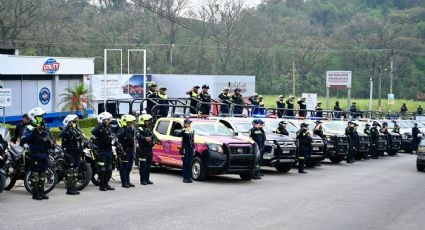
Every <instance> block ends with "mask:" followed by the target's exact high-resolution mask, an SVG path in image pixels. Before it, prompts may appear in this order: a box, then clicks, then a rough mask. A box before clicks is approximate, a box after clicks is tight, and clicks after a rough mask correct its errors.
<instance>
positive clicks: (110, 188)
mask: <svg viewBox="0 0 425 230" xmlns="http://www.w3.org/2000/svg"><path fill="white" fill-rule="evenodd" d="M107 175H112V170H110V171H109V173H105V188H106V189H107V190H115V188H114V187H111V186H110V185H109V184H108V183H109V180H110V179H111V177H110V176H107Z"/></svg>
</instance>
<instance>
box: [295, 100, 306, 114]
mask: <svg viewBox="0 0 425 230" xmlns="http://www.w3.org/2000/svg"><path fill="white" fill-rule="evenodd" d="M297 103H298V105H299V107H300V111H299V112H298V116H300V117H306V116H307V111H305V110H306V109H307V104H306V103H305V100H302V98H301V100H299V101H298V102H297Z"/></svg>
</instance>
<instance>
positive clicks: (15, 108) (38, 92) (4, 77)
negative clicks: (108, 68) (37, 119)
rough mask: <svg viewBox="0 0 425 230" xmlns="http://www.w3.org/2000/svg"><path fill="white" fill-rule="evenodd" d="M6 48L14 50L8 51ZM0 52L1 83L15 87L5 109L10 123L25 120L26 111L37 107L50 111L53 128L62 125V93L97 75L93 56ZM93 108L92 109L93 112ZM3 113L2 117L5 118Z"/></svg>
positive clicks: (50, 121) (64, 114)
mask: <svg viewBox="0 0 425 230" xmlns="http://www.w3.org/2000/svg"><path fill="white" fill-rule="evenodd" d="M3 51H10V50H4V49H3ZM3 53H7V54H0V85H1V86H2V87H3V88H10V89H12V106H10V107H6V108H5V115H6V116H5V120H6V123H10V124H15V123H18V122H19V121H21V117H22V114H24V113H27V112H28V111H29V110H30V109H32V108H34V107H41V108H43V109H45V110H46V112H47V114H46V116H45V118H46V121H47V123H48V124H49V126H50V127H56V126H59V125H61V122H62V119H63V118H64V117H65V116H66V115H67V114H68V113H67V112H64V113H62V112H61V109H62V105H59V102H60V101H61V99H62V97H61V93H62V92H64V90H65V88H67V87H69V86H73V85H75V84H77V83H80V82H83V79H84V77H86V76H89V75H92V74H94V59H93V58H73V57H41V56H19V55H17V54H18V52H17V51H15V52H14V54H10V53H11V52H3ZM92 113H93V110H90V109H89V114H92ZM1 116H3V115H2V114H0V120H1V121H3V119H4V118H3V117H1Z"/></svg>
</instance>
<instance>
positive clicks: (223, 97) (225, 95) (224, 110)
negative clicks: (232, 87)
mask: <svg viewBox="0 0 425 230" xmlns="http://www.w3.org/2000/svg"><path fill="white" fill-rule="evenodd" d="M218 98H219V99H220V101H221V103H223V104H226V105H227V106H226V105H221V106H220V113H221V114H228V113H229V111H230V104H231V102H230V99H231V98H230V96H229V88H224V89H223V92H222V93H221V94H220V95H218Z"/></svg>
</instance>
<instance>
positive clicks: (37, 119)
mask: <svg viewBox="0 0 425 230" xmlns="http://www.w3.org/2000/svg"><path fill="white" fill-rule="evenodd" d="M44 114H46V111H45V110H44V109H43V108H40V107H36V108H33V109H31V110H30V111H29V112H28V117H29V118H30V120H31V122H33V123H35V124H40V123H41V122H42V121H43V118H42V117H43V115H44Z"/></svg>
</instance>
